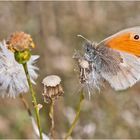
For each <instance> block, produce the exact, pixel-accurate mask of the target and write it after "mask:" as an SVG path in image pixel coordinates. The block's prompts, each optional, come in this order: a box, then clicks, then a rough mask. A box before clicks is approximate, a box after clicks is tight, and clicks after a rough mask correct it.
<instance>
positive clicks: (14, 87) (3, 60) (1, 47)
mask: <svg viewBox="0 0 140 140" xmlns="http://www.w3.org/2000/svg"><path fill="white" fill-rule="evenodd" d="M38 58H39V56H37V55H32V56H31V58H30V60H29V61H28V62H27V65H28V68H29V74H30V76H31V81H32V82H33V83H34V84H35V82H34V80H35V79H36V78H37V77H38V75H37V73H36V70H38V68H37V67H36V66H34V63H35V62H36V60H37V59H38ZM27 91H28V84H27V80H26V76H25V72H24V70H23V67H22V65H21V64H19V63H18V62H17V61H16V60H15V58H14V54H13V53H12V52H11V51H10V50H8V49H7V44H6V43H5V42H1V43H0V96H3V97H5V96H6V97H16V96H17V95H19V94H20V93H26V92H27Z"/></svg>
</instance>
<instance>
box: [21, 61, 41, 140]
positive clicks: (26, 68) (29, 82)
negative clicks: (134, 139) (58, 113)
mask: <svg viewBox="0 0 140 140" xmlns="http://www.w3.org/2000/svg"><path fill="white" fill-rule="evenodd" d="M22 65H23V68H24V71H25V74H26V78H27V82H28V85H29V89H30V92H31V95H32V103H33V106H34V108H35V115H36V120H37V126H38V129H39V134H40V139H41V140H42V129H41V124H40V116H39V109H38V106H37V101H36V97H35V92H34V90H33V87H32V83H31V80H30V75H29V72H28V67H27V63H23V64H22Z"/></svg>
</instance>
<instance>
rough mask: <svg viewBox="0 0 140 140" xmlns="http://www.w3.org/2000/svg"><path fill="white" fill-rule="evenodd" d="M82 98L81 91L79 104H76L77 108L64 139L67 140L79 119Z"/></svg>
mask: <svg viewBox="0 0 140 140" xmlns="http://www.w3.org/2000/svg"><path fill="white" fill-rule="evenodd" d="M83 100H84V95H83V92H81V95H80V101H79V104H78V108H77V112H76V116H75V118H74V120H73V122H72V124H71V127H70V129H69V130H68V132H67V134H66V137H65V140H67V139H68V138H69V137H70V135H71V133H72V132H73V130H74V128H75V126H76V123H77V121H78V119H79V116H80V111H81V104H82V101H83Z"/></svg>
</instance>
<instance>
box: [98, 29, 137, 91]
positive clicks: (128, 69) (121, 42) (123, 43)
mask: <svg viewBox="0 0 140 140" xmlns="http://www.w3.org/2000/svg"><path fill="white" fill-rule="evenodd" d="M139 34H140V28H139V27H136V28H130V29H126V30H124V31H121V32H119V33H117V34H115V35H113V36H111V37H109V38H107V39H105V40H103V41H102V42H101V43H99V44H98V45H97V50H98V51H99V52H100V55H101V60H102V61H101V65H100V73H101V76H102V77H103V78H104V79H105V80H107V81H108V82H109V83H110V85H111V86H112V87H113V88H114V89H115V90H124V89H127V88H128V87H131V86H133V85H134V84H135V83H136V82H137V81H139V80H140V59H139V56H140V40H139V39H136V40H135V38H134V37H135V36H136V35H139ZM97 65H98V64H97Z"/></svg>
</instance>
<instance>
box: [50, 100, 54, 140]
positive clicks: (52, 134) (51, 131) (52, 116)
mask: <svg viewBox="0 0 140 140" xmlns="http://www.w3.org/2000/svg"><path fill="white" fill-rule="evenodd" d="M49 116H50V119H51V129H50V135H51V137H52V138H53V137H54V100H53V99H52V101H51V105H50V111H49Z"/></svg>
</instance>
